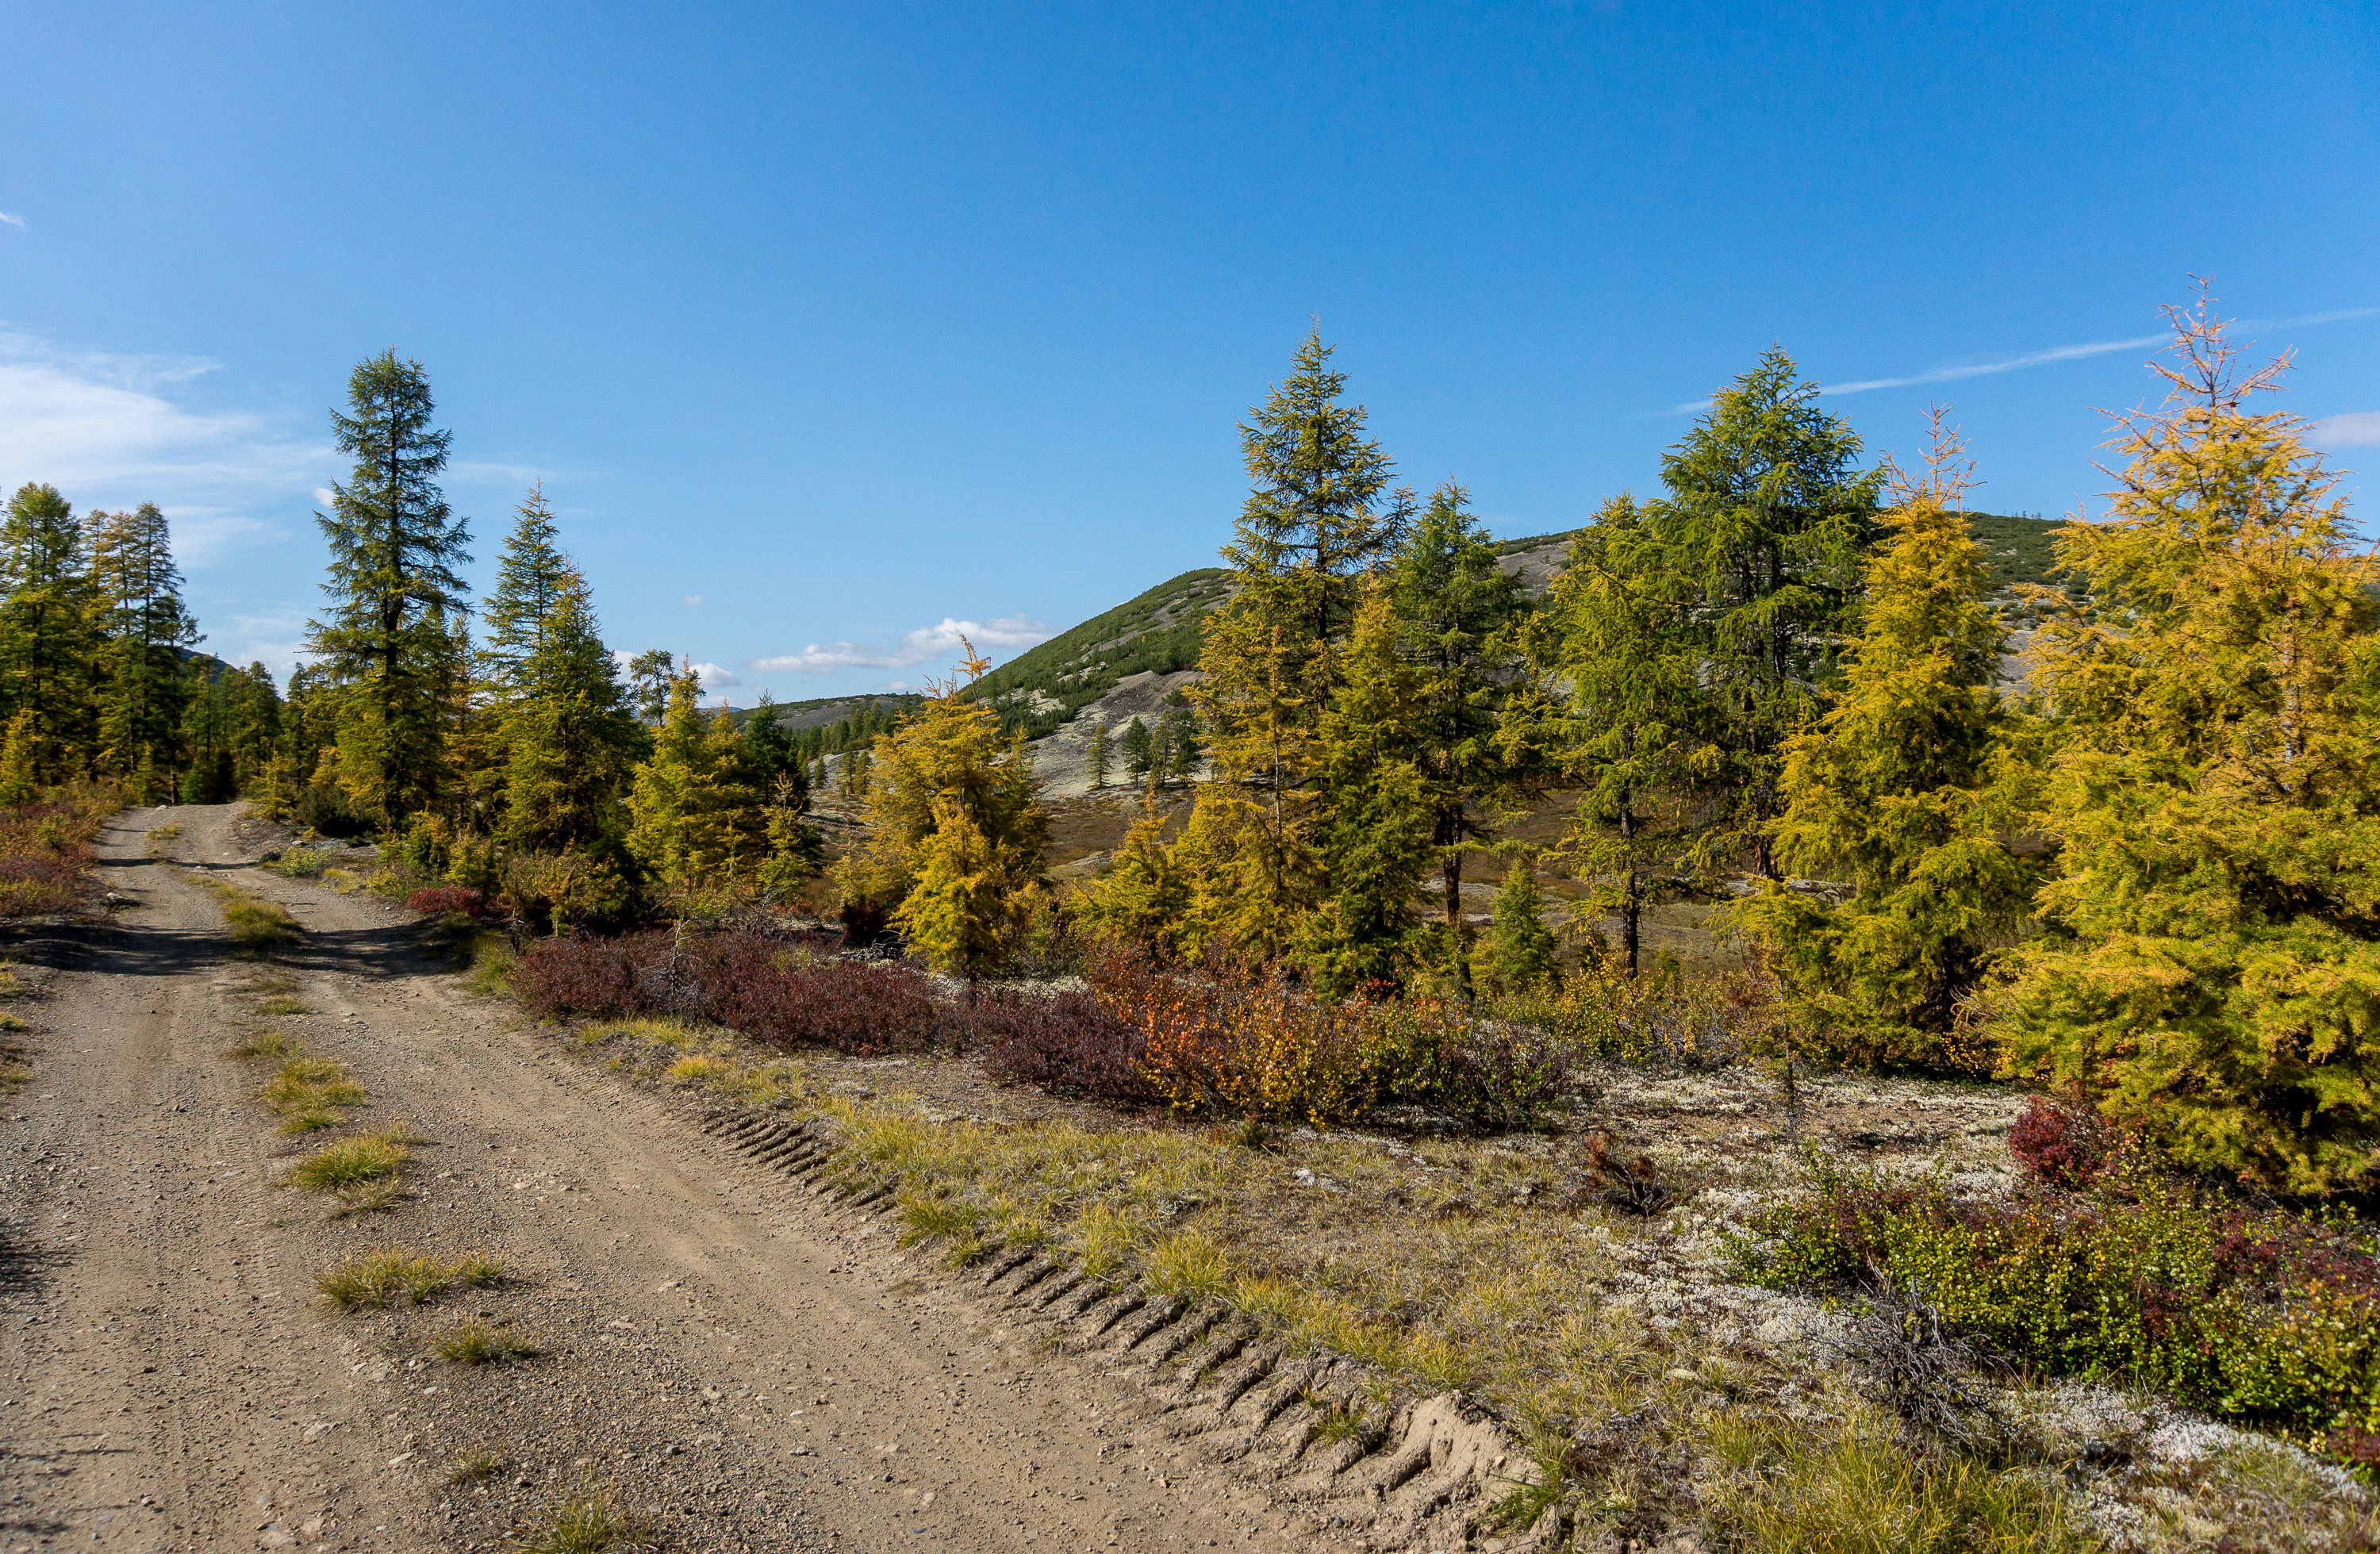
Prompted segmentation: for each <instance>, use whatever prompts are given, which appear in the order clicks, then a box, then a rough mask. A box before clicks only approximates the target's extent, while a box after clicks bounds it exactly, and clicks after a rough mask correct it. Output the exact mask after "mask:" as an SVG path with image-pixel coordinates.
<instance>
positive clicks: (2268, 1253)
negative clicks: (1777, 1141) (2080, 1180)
mask: <svg viewBox="0 0 2380 1554" xmlns="http://www.w3.org/2000/svg"><path fill="white" fill-rule="evenodd" d="M2119 1159H2121V1158H2120V1157H2119ZM1737 1255H1738V1257H1739V1258H1740V1259H1741V1260H1742V1262H1743V1267H1744V1269H1745V1271H1747V1272H1749V1273H1750V1274H1752V1275H1753V1276H1754V1277H1756V1278H1758V1279H1761V1280H1763V1281H1767V1282H1770V1283H1774V1284H1780V1285H1795V1284H1803V1285H1819V1286H1835V1287H1843V1286H1852V1287H1858V1286H1865V1287H1867V1288H1869V1289H1893V1290H1909V1289H1912V1288H1914V1289H1915V1290H1916V1291H1917V1292H1918V1293H1920V1295H1921V1296H1922V1298H1923V1299H1924V1300H1925V1301H1926V1302H1927V1303H1928V1304H1929V1305H1932V1306H1933V1307H1934V1308H1935V1309H1936V1310H1937V1311H1939V1312H1940V1313H1941V1315H1942V1317H1943V1318H1944V1319H1945V1320H1946V1321H1948V1322H1949V1323H1950V1324H1952V1325H1953V1326H1954V1327H1956V1328H1957V1329H1960V1330H1961V1331H1964V1332H1967V1333H1970V1334H1973V1336H1975V1337H1977V1338H1980V1339H1982V1340H1984V1341H1985V1342H1988V1343H1990V1344H1991V1345H1993V1346H1994V1347H1996V1348H1997V1349H1998V1350H2000V1351H2002V1352H2004V1353H2006V1354H2010V1355H2011V1356H2013V1357H2015V1358H2017V1359H2019V1360H2021V1361H2022V1362H2024V1363H2026V1364H2028V1365H2031V1366H2037V1367H2039V1368H2041V1369H2043V1370H2046V1371H2049V1372H2053V1373H2058V1374H2065V1375H2080V1376H2086V1377H2095V1378H2117V1379H2122V1380H2127V1381H2132V1382H2137V1383H2142V1384H2146V1385H2150V1386H2155V1387H2158V1388H2161V1389H2163V1390H2167V1391H2170V1392H2172V1393H2174V1394H2175V1395H2177V1396H2179V1397H2180V1398H2182V1399H2183V1400H2184V1401H2185V1402H2192V1403H2194V1404H2196V1405H2198V1406H2201V1407H2204V1408H2205V1409H2207V1410H2208V1411H2209V1412H2211V1413H2215V1414H2224V1415H2228V1416H2231V1417H2234V1418H2240V1419H2244V1420H2247V1421H2250V1422H2253V1423H2256V1424H2260V1425H2265V1426H2268V1427H2277V1428H2278V1429H2281V1430H2284V1431H2287V1432H2289V1433H2290V1434H2292V1435H2294V1436H2296V1437H2298V1438H2300V1439H2319V1440H2323V1441H2325V1442H2327V1443H2328V1445H2329V1446H2330V1449H2331V1450H2333V1451H2338V1452H2340V1453H2341V1454H2344V1455H2352V1454H2353V1452H2354V1450H2355V1446H2354V1443H2355V1442H2356V1441H2357V1440H2358V1439H2361V1438H2362V1437H2364V1436H2369V1435H2374V1434H2380V1257H2374V1255H2373V1253H2372V1252H2371V1251H2370V1250H2369V1249H2368V1248H2367V1246H2366V1245H2365V1244H2364V1243H2363V1241H2362V1237H2361V1236H2360V1235H2359V1234H2358V1233H2356V1231H2355V1229H2354V1227H2353V1226H2352V1225H2351V1224H2348V1223H2340V1222H2330V1221H2325V1220H2311V1219H2306V1218H2301V1217H2297V1216H2291V1215H2287V1214H2282V1213H2277V1212H2270V1211H2265V1212H2259V1211H2256V1210H2252V1209H2250V1208H2244V1207H2242V1206H2240V1205H2238V1204H2234V1203H2228V1202H2225V1201H2222V1200H2218V1199H2210V1198H2208V1197H2206V1196H2204V1194H2203V1193H2202V1192H2201V1191H2200V1190H2198V1189H2195V1188H2193V1187H2191V1186H2189V1185H2187V1184H2179V1183H2175V1182H2172V1181H2169V1180H2166V1179H2162V1178H2157V1177H2154V1176H2150V1175H2147V1174H2146V1173H2145V1172H2143V1170H2142V1169H2141V1168H2140V1167H2139V1166H2138V1165H2136V1164H2133V1165H2127V1166H2125V1167H2123V1168H2122V1169H2111V1170H2109V1171H2107V1172H2106V1173H2105V1174H2104V1175H2103V1176H2102V1177H2101V1179H2100V1182H2099V1184H2098V1185H2097V1186H2096V1187H2095V1189H2094V1190H2093V1191H2091V1192H2090V1193H2088V1194H2085V1195H2074V1194H2068V1193H2061V1192H2057V1191H2054V1190H2052V1189H2049V1188H2046V1187H2041V1188H2034V1189H2031V1190H2029V1191H2028V1192H2026V1193H2024V1194H2022V1195H2020V1196H2017V1197H2016V1198H2014V1199H2012V1200H2010V1201H2008V1202H2004V1203H1982V1202H1975V1201H1971V1200H1968V1199H1963V1198H1960V1197H1957V1196H1953V1195H1952V1194H1951V1193H1950V1192H1949V1190H1948V1188H1947V1187H1946V1186H1945V1185H1944V1184H1942V1183H1941V1182H1940V1181H1938V1180H1937V1181H1928V1182H1923V1183H1915V1184H1911V1183H1893V1182H1890V1181H1888V1180H1886V1179H1884V1178H1882V1177H1880V1176H1876V1175H1870V1174H1855V1173H1845V1172H1835V1171H1832V1170H1830V1169H1828V1170H1821V1172H1819V1174H1818V1176H1817V1178H1816V1181H1815V1192H1814V1193H1813V1195H1812V1196H1810V1198H1809V1199H1808V1200H1807V1201H1805V1202H1801V1203H1797V1204H1794V1205H1791V1206H1789V1207H1785V1208H1778V1209H1775V1210H1772V1211H1771V1212H1770V1213H1768V1214H1767V1215H1766V1216H1764V1217H1763V1218H1761V1219H1760V1220H1755V1221H1754V1223H1753V1225H1752V1227H1751V1233H1750V1235H1749V1236H1747V1237H1745V1238H1743V1239H1742V1240H1740V1241H1739V1242H1738V1244H1737Z"/></svg>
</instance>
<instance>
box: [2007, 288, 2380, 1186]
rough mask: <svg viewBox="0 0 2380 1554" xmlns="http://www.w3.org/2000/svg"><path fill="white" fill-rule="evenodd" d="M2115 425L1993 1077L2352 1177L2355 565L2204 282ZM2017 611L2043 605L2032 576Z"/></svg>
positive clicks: (2366, 768)
mask: <svg viewBox="0 0 2380 1554" xmlns="http://www.w3.org/2000/svg"><path fill="white" fill-rule="evenodd" d="M2168 317H2169V318H2170V320H2171V322H2172V323H2173V326H2174V344H2173V346H2172V350H2171V355H2170V365H2167V364H2162V363H2161V364H2159V366H2158V369H2157V370H2158V371H2159V372H2160V373H2161V374H2162V375H2163V376H2164V378H2165V379H2166V382H2167V384H2168V390H2169V393H2168V397H2167V399H2166V402H2165V404H2164V405H2163V407H2161V408H2159V409H2158V410H2155V411H2154V412H2143V413H2137V414H2134V415H2132V416H2130V417H2126V418H2123V419H2121V421H2120V422H2119V429H2118V435H2117V438H2116V440H2115V443H2114V444H2113V445H2114V447H2115V448H2116V449H2117V451H2118V452H2119V454H2120V455H2122V458H2123V467H2122V468H2121V470H2120V471H2119V473H2118V477H2117V479H2118V484H2117V488H2116V490H2115V491H2114V492H2112V493H2111V501H2110V509H2109V512H2108V514H2107V517H2105V518H2104V519H2102V520H2100V521H2099V522H2097V523H2090V524H2086V523H2083V522H2080V521H2076V522H2073V523H2070V524H2069V525H2068V526H2067V527H2066V528H2063V529H2061V530H2060V531H2059V532H2058V540H2057V546H2058V561H2059V563H2060V564H2061V565H2062V566H2063V567H2064V568H2065V569H2066V571H2067V572H2068V573H2069V574H2070V576H2071V577H2075V578H2076V579H2078V580H2079V581H2080V582H2081V584H2082V585H2083V589H2082V591H2083V596H2084V597H2083V599H2082V600H2081V601H2079V602H2077V603H2073V604H2070V605H2067V606H2065V607H2063V608H2060V609H2059V610H2058V613H2055V614H2053V615H2052V617H2051V618H2050V619H2049V621H2048V622H2047V623H2046V625H2044V626H2043V627H2042V628H2041V631H2040V633H2039V635H2038V637H2036V639H2035V642H2034V654H2035V660H2034V685H2035V686H2036V687H2037V688H2038V689H2039V690H2040V692H2041V693H2042V694H2043V695H2044V697H2045V698H2046V704H2047V708H2048V712H2049V715H2050V717H2051V719H2052V726H2053V737H2054V739H2055V741H2056V748H2055V751H2054V754H2053V756H2052V757H2051V759H2050V761H2049V765H2048V771H2047V774H2046V798H2045V801H2044V803H2043V805H2042V809H2041V814H2040V818H2039V822H2038V823H2039V824H2040V825H2041V826H2042V828H2043V829H2044V830H2046V832H2049V833H2050V834H2051V835H2053V836H2054V837H2056V839H2057V841H2058V864H2057V871H2056V873H2055V875H2054V877H2053V878H2052V879H2051V880H2049V882H2048V883H2047V884H2046V886H2044V887H2043V889H2042V892H2041V893H2040V897H2039V901H2038V907H2039V910H2040V913H2041V916H2042V918H2043V922H2044V926H2045V929H2046V931H2045V932H2043V933H2042V934H2040V935H2038V936H2036V937H2035V938H2034V939H2032V940H2029V941H2027V942H2026V943H2025V944H2023V945H2022V946H2021V947H2019V949H2018V950H2017V951H2016V952H2014V953H2013V956H2012V958H2013V960H2014V962H2015V967H2016V976H2015V979H2014V983H2013V985H2012V986H2011V987H2010V988H2009V989H2007V990H2006V993H2005V996H2004V997H2002V998H2001V999H1999V1000H1998V1007H1999V1009H2000V1010H2001V1012H2002V1015H2003V1018H2002V1022H2001V1026H2000V1032H1999V1034H2000V1035H2001V1038H2002V1042H2003V1049H2004V1051H2005V1053H2006V1063H2007V1066H2008V1067H2009V1068H2010V1069H2011V1070H2012V1071H2014V1072H2016V1073H2019V1074H2026V1075H2029V1076H2034V1077H2038V1078H2040V1079H2043V1080H2047V1081H2052V1082H2056V1083H2060V1084H2074V1085H2079V1086H2081V1087H2083V1089H2084V1090H2085V1091H2086V1092H2087V1093H2089V1094H2090V1095H2092V1096H2093V1097H2095V1099H2097V1101H2098V1103H2099V1106H2100V1109H2101V1110H2102V1111H2105V1112H2106V1113H2107V1114H2108V1115H2109V1116H2110V1117H2113V1118H2115V1119H2117V1120H2118V1121H2119V1122H2120V1123H2124V1124H2127V1125H2129V1126H2131V1127H2134V1128H2137V1129H2139V1130H2141V1131H2142V1132H2143V1133H2145V1134H2146V1135H2149V1136H2150V1137H2151V1138H2152V1139H2154V1140H2155V1141H2156V1142H2157V1143H2159V1144H2161V1145H2162V1146H2163V1147H2165V1148H2166V1149H2167V1150H2168V1152H2169V1153H2170V1154H2171V1156H2172V1157H2173V1158H2174V1159H2177V1160H2178V1161H2180V1163H2182V1164H2183V1165H2185V1166H2190V1167H2193V1168H2197V1169H2200V1170H2208V1171H2216V1172H2229V1173H2235V1174H2237V1175H2238V1176H2240V1177H2241V1178H2244V1179H2245V1180H2247V1181H2248V1182H2250V1183H2253V1184H2257V1185H2259V1186H2262V1187H2265V1188H2266V1189H2268V1190H2271V1191H2276V1192H2285V1193H2318V1192H2327V1191H2335V1190H2339V1189H2345V1188H2353V1187H2361V1186H2366V1185H2368V1184H2370V1183H2371V1182H2372V1180H2373V1178H2374V1174H2375V1172H2374V1167H2375V1163H2380V1153H2375V1150H2374V1143H2373V1141H2374V1137H2375V1136H2380V740H2375V739H2374V736H2373V731H2374V728H2380V634H2375V625H2380V622H2376V621H2375V608H2380V607H2375V603H2374V599H2375V595H2380V567H2376V566H2375V565H2374V559H2373V557H2372V554H2371V552H2369V551H2368V550H2365V549H2362V547H2361V546H2360V545H2358V544H2356V543H2355V536H2354V531H2353V529H2352V528H2351V527H2350V523H2349V520H2348V516H2347V512H2346V506H2345V503H2344V501H2343V500H2342V499H2341V498H2339V497H2338V494H2337V492H2336V487H2337V484H2338V477H2337V476H2336V475H2334V474H2333V473H2331V472H2330V471H2329V470H2327V469H2325V467H2323V463H2322V459H2321V457H2320V455H2317V454H2315V453H2314V452H2313V451H2312V450H2311V449H2309V448H2308V447H2307V445H2306V443H2305V441H2304V433H2305V423H2304V422H2303V421H2301V420H2300V419H2297V418H2295V417H2293V416H2289V415H2286V414H2279V413H2275V412H2261V413H2260V412H2257V411H2255V410H2253V408H2251V405H2250V396H2251V395H2254V394H2256V393H2259V392H2261V391H2265V390H2269V389H2272V388H2275V387H2277V383H2278V379H2279V377H2280V375H2281V373H2282V372H2283V371H2284V370H2286V368H2287V366H2288V358H2286V357H2284V358H2280V359H2278V360H2277V361H2275V362H2273V363H2271V364H2270V365H2268V366H2266V367H2265V368H2263V369H2262V370H2257V371H2253V372H2242V371H2241V370H2240V369H2239V367H2238V364H2237V361H2236V351H2235V347H2234V346H2231V345H2230V344H2229V343H2228V341H2227V340H2226V339H2225V338H2224V334H2223V324H2222V323H2221V322H2220V321H2219V320H2217V319H2216V318H2214V317H2213V316H2211V315H2210V313H2209V312H2208V310H2207V302H2206V299H2205V298H2204V297H2201V299H2200V301H2199V302H2198V304H2197V305H2196V307H2195V308H2194V309H2191V310H2181V309H2174V310H2168ZM2042 597H2043V601H2044V602H2045V603H2049V604H2053V605H2055V604H2056V599H2055V596H2054V595H2049V594H2048V593H2047V590H2044V593H2043V596H2042Z"/></svg>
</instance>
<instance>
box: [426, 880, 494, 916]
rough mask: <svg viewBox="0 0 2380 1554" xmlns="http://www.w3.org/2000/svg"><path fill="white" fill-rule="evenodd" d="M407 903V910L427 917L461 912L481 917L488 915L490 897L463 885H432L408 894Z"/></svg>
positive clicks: (465, 914)
mask: <svg viewBox="0 0 2380 1554" xmlns="http://www.w3.org/2000/svg"><path fill="white" fill-rule="evenodd" d="M405 905H406V909H407V911H410V912H419V913H422V914H423V915H425V916H427V917H443V916H445V915H446V914H447V913H449V912H460V913H461V914H463V916H465V917H485V916H486V915H487V910H488V898H487V897H485V896H483V895H481V894H480V892H477V891H475V890H471V889H469V888H468V887H467V886H463V885H431V886H429V887H427V888H426V889H423V890H419V891H415V892H411V893H410V894H408V895H407V897H406V898H405Z"/></svg>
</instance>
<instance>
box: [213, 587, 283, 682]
mask: <svg viewBox="0 0 2380 1554" xmlns="http://www.w3.org/2000/svg"><path fill="white" fill-rule="evenodd" d="M200 648H201V649H202V650H205V651H207V652H210V653H212V654H214V656H215V657H217V658H219V659H221V660H223V661H224V662H225V663H237V664H240V665H242V666H245V665H247V664H250V663H258V662H261V663H262V664H263V665H264V667H266V668H267V669H270V670H271V671H273V678H274V679H275V680H276V681H278V682H279V683H280V685H281V686H282V688H283V689H284V690H286V689H287V688H288V686H289V672H290V671H291V670H292V669H295V668H297V665H298V664H300V663H302V662H305V660H306V612H305V611H303V610H300V609H297V607H295V606H294V605H292V606H285V607H283V608H281V609H279V610H275V611H273V612H271V613H266V614H261V615H233V616H231V617H230V618H229V620H228V622H227V623H226V624H224V625H211V626H210V629H209V632H208V636H207V640H206V641H204V642H203V643H201V644H200Z"/></svg>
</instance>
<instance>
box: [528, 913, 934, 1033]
mask: <svg viewBox="0 0 2380 1554" xmlns="http://www.w3.org/2000/svg"><path fill="white" fill-rule="evenodd" d="M808 937H809V938H816V937H819V936H808ZM814 949H815V946H814V945H813V944H812V943H810V942H808V941H807V939H800V940H797V939H789V938H782V937H778V936H774V935H770V934H763V933H727V934H718V935H713V936H710V937H698V936H690V937H687V938H685V939H680V938H679V937H678V936H677V935H675V934H674V933H669V932H666V931H656V932H650V933H638V934H628V935H625V936H623V937H620V938H617V939H599V938H585V939H543V940H540V941H538V942H537V943H535V944H533V945H531V946H530V947H529V949H528V952H527V953H524V954H523V955H522V956H521V961H520V965H519V968H518V969H517V970H516V972H515V973H514V987H515V989H516V990H517V991H518V993H519V995H520V997H521V999H522V1001H523V1002H526V1003H528V1006H529V1008H530V1009H531V1010H532V1011H534V1012H535V1013H536V1014H539V1015H540V1016H541V1017H544V1018H548V1019H551V1018H555V1017H558V1016H565V1015H567V1016H578V1017H582V1018H595V1019H619V1018H624V1017H629V1016H635V1015H677V1016H680V1017H683V1018H686V1019H700V1020H714V1021H717V1022H718V1023H719V1024H721V1025H722V1026H729V1027H731V1028H733V1029H735V1030H739V1031H742V1032H743V1033H744V1034H745V1035H747V1036H750V1037H754V1038H759V1040H762V1041H772V1042H776V1043H779V1044H780V1045H783V1046H788V1047H832V1048H833V1049H835V1050H837V1051H840V1052H845V1053H849V1054H852V1055H854V1056H860V1057H865V1056H871V1055H873V1054H876V1053H879V1052H888V1051H917V1050H923V1049H926V1048H930V1047H937V1046H953V1045H957V1044H958V1043H959V1039H960V1037H961V1033H962V1026H961V1024H960V1022H959V1019H958V1014H957V1012H956V1011H954V1010H952V1009H949V1008H947V1007H946V1006H945V1005H944V1004H943V1003H942V1002H941V1001H940V1000H938V999H936V998H935V996H934V992H933V983H932V981H931V980H930V979H929V978H928V977H926V976H925V975H924V974H923V973H921V972H918V971H917V970H915V969H913V968H911V967H909V966H905V965H899V964H897V963H867V962H858V961H846V960H837V959H809V960H805V959H804V955H803V953H804V952H805V951H814Z"/></svg>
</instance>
